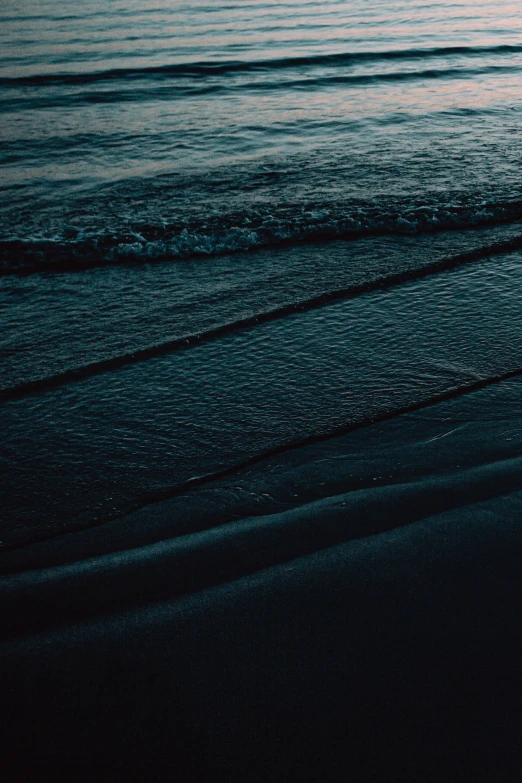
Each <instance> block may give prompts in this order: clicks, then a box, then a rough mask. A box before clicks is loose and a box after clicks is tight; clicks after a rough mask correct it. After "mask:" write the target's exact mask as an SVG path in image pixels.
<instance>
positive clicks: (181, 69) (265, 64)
mask: <svg viewBox="0 0 522 783" xmlns="http://www.w3.org/2000/svg"><path fill="white" fill-rule="evenodd" d="M520 53H522V44H501V45H496V46H444V47H436V48H431V49H391V50H384V51H368V52H339V53H336V54H319V55H310V56H300V57H284V58H275V59H269V60H228V61H224V62H212V61H199V62H187V63H172V64H168V65H158V66H146V67H141V68H112V69H110V70H104V71H95V72H90V73H47V74H34V75H32V76H18V77H2V78H0V86H3V87H11V86H12V87H16V86H34V87H39V86H46V85H53V84H70V85H75V84H91V83H95V82H102V81H111V80H118V79H147V78H151V79H156V78H171V77H180V78H183V77H188V78H190V77H198V78H201V77H204V76H222V75H227V74H234V73H248V72H255V71H276V70H283V69H295V68H316V67H325V66H326V67H335V66H344V65H352V64H356V63H366V62H379V61H387V60H423V59H436V58H443V57H453V56H457V55H458V56H461V57H478V56H481V55H488V54H491V55H509V54H520Z"/></svg>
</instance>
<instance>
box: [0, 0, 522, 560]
mask: <svg viewBox="0 0 522 783" xmlns="http://www.w3.org/2000/svg"><path fill="white" fill-rule="evenodd" d="M0 50H1V52H2V57H1V59H0V111H1V113H2V121H1V123H0V271H1V272H3V275H2V277H1V278H0V305H1V306H2V311H3V316H2V318H3V322H4V329H3V332H2V336H1V338H0V358H1V360H2V375H1V379H0V390H1V393H2V395H3V410H2V422H3V423H2V431H3V433H4V452H3V455H2V463H1V464H2V466H3V468H4V470H5V476H4V481H3V482H2V483H3V487H4V489H5V488H7V491H8V497H7V499H6V500H5V501H4V502H3V508H4V511H5V515H6V520H7V521H6V523H5V526H4V527H5V531H4V543H5V544H6V545H9V546H10V545H12V544H16V543H17V542H21V541H23V540H26V539H28V538H31V537H33V536H40V535H46V534H47V533H49V532H51V533H52V532H57V531H58V530H61V529H63V528H64V527H65V528H67V527H71V526H72V527H74V526H79V525H80V526H81V525H86V524H89V523H90V522H91V521H93V520H94V519H96V520H102V521H103V519H105V518H107V517H109V516H111V515H112V516H114V515H116V516H117V515H118V514H121V513H124V512H125V511H128V510H130V509H132V508H135V507H138V506H139V505H140V504H143V503H145V502H150V499H151V498H153V497H155V496H158V497H159V496H164V495H165V494H168V492H169V491H170V490H173V491H174V489H175V488H176V487H177V486H181V485H182V484H183V482H186V481H190V480H191V479H192V478H194V477H201V476H205V475H211V474H213V473H215V472H216V471H219V470H223V469H229V468H230V467H233V466H234V465H236V464H241V463H242V462H244V461H245V460H247V459H250V458H251V457H253V456H254V457H255V456H258V455H260V454H263V453H265V452H267V451H270V450H274V449H278V448H283V447H286V446H288V445H289V444H292V443H299V442H301V441H302V440H303V439H306V438H308V437H311V436H313V437H315V436H321V435H322V434H325V433H329V432H334V431H336V429H338V428H342V427H346V426H349V425H351V424H357V423H360V422H362V421H366V420H370V419H371V418H372V417H376V416H377V417H378V416H379V415H381V414H383V413H386V414H389V413H390V412H393V411H394V410H399V409H400V408H401V406H402V407H404V406H407V405H411V404H417V403H422V402H423V401H426V400H429V399H431V398H432V397H434V396H436V395H437V394H439V393H445V392H447V391H448V390H452V389H455V390H458V389H460V388H463V387H464V386H466V384H470V383H472V382H475V381H477V380H481V379H487V378H490V377H493V376H497V375H499V376H500V375H502V374H503V373H504V374H505V373H507V372H512V371H513V370H515V369H517V368H518V367H519V366H520V365H522V352H521V349H520V341H519V334H520V327H521V326H522V324H521V323H520V314H521V310H520V293H519V292H520V286H521V285H522V278H521V276H520V275H521V273H520V268H521V265H520V260H521V258H522V257H521V256H520V252H519V249H520V248H521V247H522V228H521V226H520V224H519V221H520V220H521V219H522V180H521V176H520V160H521V155H522V126H521V121H522V87H521V85H522V15H521V14H520V7H519V6H518V4H516V3H514V2H510V1H509V0H495V2H492V1H491V0H486V1H483V0H478V1H477V2H471V0H468V1H467V2H465V1H464V0H456V2H448V1H447V0H434V1H433V2H430V3H427V2H421V1H420V0H404V1H403V2H394V1H390V0H386V2H384V0H352V2H323V3H319V2H315V1H312V2H302V1H300V0H287V1H283V2H265V1H264V0H244V1H243V2H241V3H239V2H234V1H233V0H230V1H229V2H226V3H217V2H208V1H205V0H190V2H172V0H170V1H169V2H167V0H140V2H139V3H138V2H137V0H127V2H121V1H120V0H110V1H108V0H103V1H102V0H99V1H98V2H89V1H88V2H83V1H82V2H80V1H79V0H62V1H61V2H56V0H40V2H38V3H34V2H28V0H17V2H13V0H4V2H3V3H2V6H1V9H0ZM464 262H466V263H465V264H464ZM467 262H470V263H467ZM430 265H432V266H433V265H435V269H434V271H437V272H438V274H436V275H432V276H431V277H429V278H423V277H422V275H423V274H424V273H425V270H426V269H430V268H431V267H430ZM450 267H451V268H452V269H453V271H450ZM423 270H424V271H423ZM382 288H387V289H388V290H386V291H384V292H383V291H382V290H381V289H382ZM319 305H322V307H319ZM199 342H202V343H204V345H201V347H199V346H198V343H199ZM180 348H181V349H183V350H182V351H181V352H180V350H178V349H180ZM185 349H186V350H185ZM28 531H29V532H28ZM31 531H32V532H31ZM35 531H36V532H35Z"/></svg>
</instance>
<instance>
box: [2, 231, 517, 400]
mask: <svg viewBox="0 0 522 783" xmlns="http://www.w3.org/2000/svg"><path fill="white" fill-rule="evenodd" d="M521 249H522V234H521V235H520V236H516V237H513V238H511V239H508V240H505V241H501V242H494V243H491V244H489V245H484V246H482V247H478V248H475V249H473V250H470V251H467V252H464V253H459V254H457V255H452V256H447V257H446V258H442V259H439V260H437V261H434V262H431V263H427V264H425V265H424V266H422V267H417V268H415V269H408V270H405V271H401V272H395V273H391V274H388V275H383V276H382V277H378V278H376V279H374V280H370V281H366V282H364V283H360V284H356V285H350V286H346V287H343V288H337V289H334V290H330V291H323V292H322V293H320V294H317V295H316V296H313V297H310V298H308V299H304V300H299V301H297V302H291V303H289V304H285V305H282V306H281V307H275V308H273V309H270V310H266V311H264V312H258V313H255V314H254V315H250V316H247V317H245V318H240V319H237V320H234V321H230V322H227V323H224V324H220V325H218V326H216V327H214V328H212V329H207V330H206V331H202V332H197V333H192V334H185V335H182V336H180V337H177V338H175V339H173V340H168V341H166V342H163V343H160V344H155V345H151V346H147V347H146V348H141V349H138V350H136V351H132V352H129V353H124V354H118V355H116V356H112V357H110V358H108V359H103V360H101V361H96V362H91V363H89V364H85V365H82V366H81V367H73V368H71V369H69V370H66V371H64V372H61V373H56V374H54V375H50V376H45V377H43V378H38V379H35V380H32V381H27V382H25V383H21V384H18V385H16V386H9V387H5V388H3V389H0V402H7V401H9V400H16V399H21V398H23V397H25V396H28V395H31V394H37V393H39V392H43V391H46V390H47V389H51V388H55V387H57V386H61V385H63V384H66V383H71V382H75V381H81V380H84V379H86V378H90V377H92V376H95V375H101V374H102V373H104V372H111V371H113V370H118V369H120V368H121V367H125V366H128V365H132V364H137V363H138V362H141V361H146V360H148V359H153V358H156V357H159V356H164V355H166V354H169V353H174V352H176V351H180V350H186V349H188V348H193V347H195V346H198V345H202V344H203V343H206V342H211V341H212V340H216V339H218V338H219V337H222V336H224V335H227V334H231V333H233V332H237V331H240V330H243V329H248V328H250V327H253V326H259V325H260V324H264V323H268V322H270V321H275V320H278V319H280V318H285V317H286V316H288V315H292V314H293V313H299V312H306V311H310V310H314V309H316V308H319V307H323V306H324V305H327V304H332V303H334V302H336V301H341V300H343V299H349V298H352V297H356V296H360V295H362V294H366V293H370V292H371V291H377V290H383V289H386V288H391V287H392V286H395V285H401V284H403V283H407V282H410V281H413V280H420V279H422V278H424V277H428V276H430V275H434V274H438V273H440V272H444V271H449V270H451V269H454V268H456V267H459V266H462V265H464V264H468V263H472V262H474V261H480V260H482V259H485V258H489V257H491V256H495V255H500V254H503V253H509V252H512V251H515V250H521Z"/></svg>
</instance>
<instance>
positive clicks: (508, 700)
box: [1, 377, 522, 781]
mask: <svg viewBox="0 0 522 783" xmlns="http://www.w3.org/2000/svg"><path fill="white" fill-rule="evenodd" d="M521 382H522V381H521V379H520V378H519V377H515V378H513V379H512V380H509V381H505V382H503V383H498V384H493V385H491V386H488V387H486V388H484V389H482V390H480V391H476V392H474V393H470V394H467V395H464V396H459V397H457V398H453V399H450V400H448V401H446V402H441V403H438V404H435V405H432V406H428V407H423V408H421V409H420V410H417V411H415V412H412V413H409V414H403V415H401V416H397V417H393V418H392V419H390V420H388V421H385V422H382V423H381V424H375V425H372V426H367V427H364V428H361V429H358V430H356V431H354V432H351V433H347V434H346V435H344V436H339V437H337V438H331V439H326V440H323V441H321V442H319V443H315V444H310V445H309V446H304V447H302V448H299V449H294V450H290V451H287V452H285V453H281V454H279V455H277V456H274V457H272V458H268V459H265V460H261V461H259V462H257V464H255V465H252V466H250V467H248V468H245V469H243V470H240V471H237V472H236V473H233V474H231V475H229V476H227V477H226V478H223V479H221V480H217V481H214V482H208V483H206V484H205V485H203V486H200V487H195V488H193V489H192V490H190V491H187V492H184V493H182V494H180V495H179V496H176V497H172V498H171V499H169V500H165V501H163V502H160V503H157V504H152V505H149V506H147V507H145V508H143V509H141V510H140V511H137V512H135V513H134V514H131V515H129V516H125V517H123V518H120V519H118V520H115V521H114V522H112V523H106V524H105V525H102V526H100V527H96V528H92V529H90V530H87V531H85V532H77V533H70V534H67V535H65V536H58V537H55V538H53V539H51V540H49V541H47V542H42V543H40V544H33V545H28V546H26V547H23V548H22V549H20V548H17V549H14V550H12V551H11V552H5V553H4V555H3V557H2V562H1V566H2V570H3V573H4V577H3V579H2V581H1V601H2V616H3V618H4V619H3V624H2V625H3V627H2V634H3V640H2V646H1V657H2V672H3V684H2V704H3V711H2V712H3V719H4V720H3V727H2V734H3V737H4V739H5V740H7V741H6V744H5V749H4V756H5V758H6V759H10V760H11V761H12V762H13V763H14V764H15V767H14V768H16V769H17V770H18V771H19V775H20V778H19V779H24V776H25V775H27V776H29V778H30V776H31V775H32V774H35V772H36V771H37V770H38V771H41V772H42V773H44V772H45V771H46V770H53V772H54V774H56V775H58V776H61V777H60V779H65V778H66V777H72V776H75V775H78V774H79V773H78V770H81V773H80V774H82V775H84V774H86V775H88V776H89V777H93V778H94V777H101V778H102V779H107V780H108V779H114V777H117V778H118V777H124V778H129V779H133V780H141V779H143V777H145V776H147V777H149V778H152V779H157V780H165V779H182V780H185V779H186V780H190V779H193V776H194V774H196V775H200V776H203V779H205V778H206V777H207V776H208V777H215V776H216V775H217V776H219V777H222V779H226V780H259V781H265V780H285V781H286V780H291V779H295V778H294V776H295V775H296V774H297V775H298V776H299V777H300V778H301V779H303V780H310V781H316V780H345V779H350V780H361V781H367V780H382V781H384V780H397V781H399V780H411V781H416V780H426V781H440V780H455V781H468V780H515V779H516V776H515V775H516V770H517V769H518V763H519V753H518V750H519V722H518V720H519V717H520V714H519V712H520V707H519V704H520V702H519V695H520V694H519V684H520V683H519V651H520V611H519V610H520V601H519V598H520V588H521V577H520V567H519V566H520V557H521V555H522V551H521V550H522V536H521V532H520V514H521V510H522V488H521V486H520V467H521V464H522V463H521V460H522V453H521V449H522V429H521V426H520V422H521V419H520V404H519V400H520V384H521ZM194 530H196V532H190V531H194ZM27 748H30V749H31V750H30V753H28V752H27V750H26V749H27ZM6 763H7V761H6Z"/></svg>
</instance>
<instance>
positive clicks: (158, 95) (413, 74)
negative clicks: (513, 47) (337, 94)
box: [0, 64, 521, 110]
mask: <svg viewBox="0 0 522 783" xmlns="http://www.w3.org/2000/svg"><path fill="white" fill-rule="evenodd" d="M520 67H521V66H520V65H519V64H517V65H516V66H513V65H485V66H478V67H476V68H463V67H458V68H423V69H421V70H407V71H391V72H390V71H388V72H382V73H363V74H334V75H326V74H321V75H320V76H315V77H314V76H312V75H305V76H302V77H300V78H296V79H284V80H274V79H266V78H264V79H263V80H260V81H251V82H242V83H241V84H239V85H237V84H235V83H231V82H220V83H218V82H216V81H213V82H212V81H206V80H203V81H201V80H199V79H195V80H190V81H189V80H183V81H180V82H178V83H177V84H176V85H175V86H174V85H172V84H169V85H164V84H162V82H161V81H160V82H158V84H157V85H156V87H155V88H153V87H151V85H149V84H147V85H146V86H144V87H142V88H141V89H140V88H137V87H135V86H132V88H130V86H129V87H127V88H123V89H107V88H105V89H102V90H87V91H80V92H78V93H74V94H71V93H70V92H67V93H64V94H62V93H56V92H54V93H51V94H47V93H43V94H42V95H41V97H35V95H34V94H29V95H27V94H25V93H24V92H22V93H21V97H16V98H14V97H13V95H12V94H11V93H6V94H5V97H4V99H3V100H1V101H0V106H5V107H6V108H11V109H12V108H13V106H18V107H19V106H26V105H27V106H29V107H31V109H33V110H34V109H35V108H47V107H58V106H71V104H83V103H86V104H97V103H102V104H106V103H109V104H110V103H139V102H140V101H150V100H151V99H152V98H154V100H165V101H172V100H174V99H175V98H184V97H194V96H203V95H207V96H208V95H217V94H221V93H228V92H231V91H232V92H233V91H235V90H238V89H239V90H240V91H241V92H274V91H276V90H300V89H306V90H308V91H310V90H321V89H323V88H324V87H332V86H340V87H350V86H353V87H359V86H362V85H369V84H379V83H381V82H411V81H421V80H423V79H455V78H456V79H473V78H475V77H477V76H486V75H491V74H500V73H507V72H512V71H513V70H519V69H520Z"/></svg>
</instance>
